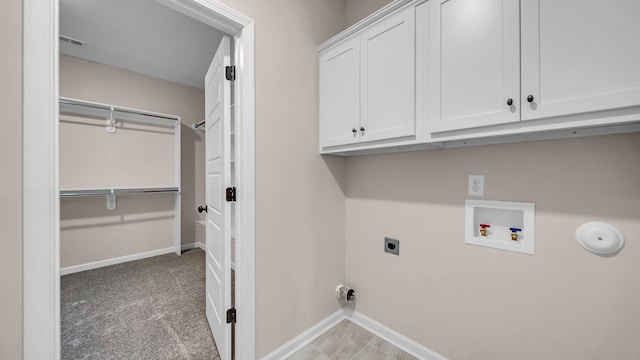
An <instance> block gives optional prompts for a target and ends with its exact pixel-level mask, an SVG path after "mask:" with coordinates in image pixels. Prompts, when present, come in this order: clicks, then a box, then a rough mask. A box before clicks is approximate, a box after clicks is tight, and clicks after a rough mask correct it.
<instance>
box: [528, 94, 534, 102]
mask: <svg viewBox="0 0 640 360" xmlns="http://www.w3.org/2000/svg"><path fill="white" fill-rule="evenodd" d="M527 101H528V102H530V103H531V102H533V95H529V96H527Z"/></svg>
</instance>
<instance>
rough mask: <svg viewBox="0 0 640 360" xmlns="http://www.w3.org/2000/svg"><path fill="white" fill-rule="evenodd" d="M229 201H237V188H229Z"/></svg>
mask: <svg viewBox="0 0 640 360" xmlns="http://www.w3.org/2000/svg"><path fill="white" fill-rule="evenodd" d="M227 201H236V188H235V186H233V187H228V188H227Z"/></svg>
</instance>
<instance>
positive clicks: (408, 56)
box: [360, 7, 415, 141]
mask: <svg viewBox="0 0 640 360" xmlns="http://www.w3.org/2000/svg"><path fill="white" fill-rule="evenodd" d="M361 39H362V40H361V44H362V60H361V64H362V68H361V71H362V117H361V126H362V129H364V130H363V131H362V132H361V140H360V141H374V140H382V139H390V138H398V137H403V136H411V135H414V134H415V44H414V39H415V20H414V9H413V7H411V8H409V9H406V10H403V11H402V12H400V13H398V14H396V15H394V16H392V17H391V18H389V19H386V20H384V21H382V22H380V23H379V24H376V25H375V26H373V27H372V28H371V29H369V30H367V31H365V32H364V33H363V34H362V35H361Z"/></svg>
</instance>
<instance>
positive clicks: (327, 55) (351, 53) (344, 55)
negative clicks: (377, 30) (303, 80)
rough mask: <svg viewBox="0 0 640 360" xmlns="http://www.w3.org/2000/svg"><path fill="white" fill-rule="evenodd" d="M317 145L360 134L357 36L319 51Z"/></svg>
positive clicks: (338, 142)
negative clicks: (318, 132) (318, 135)
mask: <svg viewBox="0 0 640 360" xmlns="http://www.w3.org/2000/svg"><path fill="white" fill-rule="evenodd" d="M319 67H320V70H319V72H320V146H321V147H327V146H338V145H344V144H350V143H353V142H357V141H358V139H359V133H360V39H359V38H355V39H350V40H348V41H346V42H344V43H342V44H340V45H338V46H336V47H335V48H332V49H330V50H328V51H326V52H324V53H322V54H320V64H319Z"/></svg>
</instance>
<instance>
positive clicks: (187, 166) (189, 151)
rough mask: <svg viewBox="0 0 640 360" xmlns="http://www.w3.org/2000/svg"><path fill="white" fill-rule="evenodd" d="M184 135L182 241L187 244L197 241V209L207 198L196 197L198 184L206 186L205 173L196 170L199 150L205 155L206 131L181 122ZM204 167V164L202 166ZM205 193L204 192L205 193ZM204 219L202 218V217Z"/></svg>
mask: <svg viewBox="0 0 640 360" xmlns="http://www.w3.org/2000/svg"><path fill="white" fill-rule="evenodd" d="M180 131H181V135H182V139H181V140H182V143H181V144H182V148H181V151H182V153H181V161H182V163H181V166H182V169H181V171H180V172H181V179H180V181H181V188H182V197H181V199H182V206H181V210H182V243H183V244H187V243H191V242H194V241H195V238H196V235H195V230H194V229H193V220H194V219H198V218H199V216H200V215H199V214H198V212H197V211H196V207H197V206H198V204H200V203H202V204H204V203H205V202H206V199H204V196H203V198H202V199H197V198H196V189H197V186H198V185H200V186H203V187H204V185H203V184H204V181H205V179H204V176H205V175H204V173H202V174H200V173H199V172H196V169H197V168H198V165H197V164H196V162H197V161H198V159H200V157H199V156H196V154H197V153H198V152H203V154H202V155H204V132H202V131H200V130H194V129H192V128H191V126H187V125H186V124H181V129H180ZM199 144H200V145H199ZM200 168H204V164H202V166H200ZM198 176H201V177H202V179H200V181H198V180H197V178H198ZM203 195H204V193H203ZM200 219H201V220H202V218H200Z"/></svg>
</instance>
